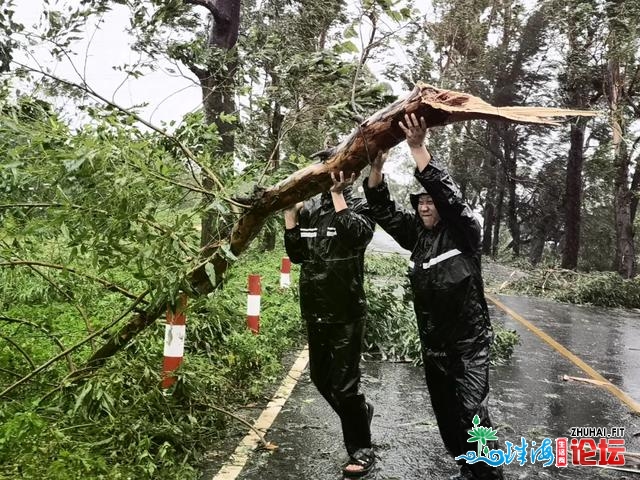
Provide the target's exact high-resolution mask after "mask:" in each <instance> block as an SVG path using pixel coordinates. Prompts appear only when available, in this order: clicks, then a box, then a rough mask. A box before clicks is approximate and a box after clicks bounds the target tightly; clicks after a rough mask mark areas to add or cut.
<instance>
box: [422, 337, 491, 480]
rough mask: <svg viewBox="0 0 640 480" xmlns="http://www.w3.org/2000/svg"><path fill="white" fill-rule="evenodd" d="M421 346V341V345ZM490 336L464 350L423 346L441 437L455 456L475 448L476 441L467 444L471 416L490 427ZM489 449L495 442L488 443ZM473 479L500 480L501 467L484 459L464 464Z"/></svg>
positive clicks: (461, 462)
mask: <svg viewBox="0 0 640 480" xmlns="http://www.w3.org/2000/svg"><path fill="white" fill-rule="evenodd" d="M423 345H424V344H423ZM489 351H490V341H489V339H486V340H484V339H482V340H481V339H478V341H477V342H475V343H471V344H469V345H466V346H465V347H464V349H463V350H461V351H458V352H456V353H455V354H452V353H449V352H448V353H444V352H434V351H429V350H426V351H425V349H424V347H423V360H424V372H425V376H426V380H427V387H428V389H429V395H430V397H431V405H432V406H433V411H434V413H435V415H436V420H437V422H438V429H439V430H440V436H441V437H442V441H443V442H444V445H445V447H446V449H447V451H448V452H449V453H450V454H451V455H452V456H453V457H454V458H455V457H457V456H458V455H464V454H466V453H467V452H468V451H474V452H475V451H477V447H478V444H477V443H475V442H474V443H469V442H467V439H468V438H469V433H468V431H469V430H471V428H472V427H473V423H472V422H473V417H474V416H475V415H478V417H480V425H481V426H484V427H492V424H491V419H490V418H489V411H488V407H487V404H488V398H489ZM487 446H488V447H489V448H490V449H495V448H497V442H488V445H487ZM458 463H459V464H460V465H466V466H467V468H468V469H469V470H470V471H471V473H472V474H473V478H474V480H502V479H503V478H504V477H503V473H502V467H492V466H490V465H487V464H486V463H484V462H477V463H474V464H466V462H465V461H464V460H459V461H458Z"/></svg>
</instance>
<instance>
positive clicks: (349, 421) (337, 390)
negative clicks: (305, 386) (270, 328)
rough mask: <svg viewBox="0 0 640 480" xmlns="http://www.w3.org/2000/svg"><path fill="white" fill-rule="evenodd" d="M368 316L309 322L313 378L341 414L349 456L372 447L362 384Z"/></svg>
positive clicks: (310, 368)
mask: <svg viewBox="0 0 640 480" xmlns="http://www.w3.org/2000/svg"><path fill="white" fill-rule="evenodd" d="M364 327H365V321H364V319H362V320H359V321H356V322H354V323H332V324H318V323H312V322H307V336H308V341H309V371H310V376H311V381H312V382H313V384H314V385H315V386H316V388H317V389H318V391H319V392H320V393H321V394H322V396H323V397H324V398H325V400H326V401H327V402H329V405H331V408H333V410H334V411H335V412H336V413H337V414H338V416H339V417H340V422H341V424H342V435H343V437H344V444H345V447H346V448H347V452H348V453H349V455H352V454H353V453H355V451H356V450H358V449H359V448H370V447H371V430H370V428H369V420H368V415H367V405H366V403H365V398H364V395H363V394H361V393H360V392H359V387H360V353H361V351H362V342H363V339H364Z"/></svg>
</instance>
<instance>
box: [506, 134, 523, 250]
mask: <svg viewBox="0 0 640 480" xmlns="http://www.w3.org/2000/svg"><path fill="white" fill-rule="evenodd" d="M502 131H503V135H502V141H503V148H504V155H503V160H504V179H505V183H506V188H507V194H508V202H507V222H508V225H509V233H510V234H511V248H512V249H513V255H514V256H515V257H519V256H520V222H518V195H517V192H516V178H517V168H518V152H517V138H518V137H517V133H516V132H515V130H513V129H512V128H510V127H509V126H508V125H507V126H505V128H504V129H503V130H502Z"/></svg>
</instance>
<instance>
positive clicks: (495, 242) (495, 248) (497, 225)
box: [491, 175, 504, 258]
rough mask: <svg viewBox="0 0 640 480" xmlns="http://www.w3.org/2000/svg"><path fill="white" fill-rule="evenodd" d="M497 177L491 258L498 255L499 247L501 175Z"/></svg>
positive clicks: (501, 196)
mask: <svg viewBox="0 0 640 480" xmlns="http://www.w3.org/2000/svg"><path fill="white" fill-rule="evenodd" d="M498 178H499V184H498V185H499V186H498V199H497V201H496V214H495V215H494V217H493V243H492V244H491V256H492V257H493V258H496V257H497V256H498V249H499V248H500V222H502V208H503V206H504V183H503V175H498Z"/></svg>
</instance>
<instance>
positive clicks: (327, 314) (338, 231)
mask: <svg viewBox="0 0 640 480" xmlns="http://www.w3.org/2000/svg"><path fill="white" fill-rule="evenodd" d="M344 197H345V200H346V201H347V206H348V208H347V209H345V210H342V211H340V212H338V213H336V211H335V209H334V207H333V202H332V200H331V194H330V193H324V194H321V195H317V196H315V197H313V198H311V199H310V200H307V201H306V202H304V207H303V208H302V210H301V211H300V218H299V225H298V226H296V227H295V228H292V229H288V230H285V236H284V239H285V248H286V250H287V254H288V255H289V258H290V259H291V261H292V262H293V263H299V264H301V269H300V310H301V314H302V318H304V319H305V320H307V321H311V322H319V323H348V322H354V321H356V320H359V319H362V318H364V317H365V316H366V299H365V293H364V251H365V249H366V248H367V245H368V244H369V242H370V241H371V238H372V237H373V230H374V227H375V223H374V222H373V220H372V219H371V218H370V216H369V211H368V207H367V204H366V202H365V201H364V199H362V198H357V197H354V196H352V195H351V192H350V191H349V190H348V191H345V192H344Z"/></svg>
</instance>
